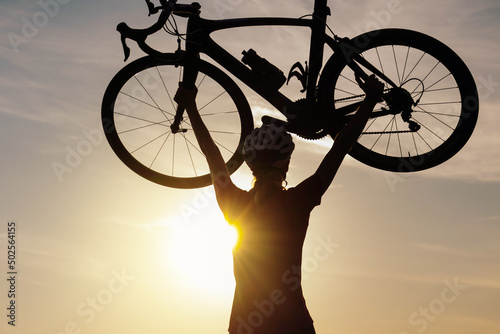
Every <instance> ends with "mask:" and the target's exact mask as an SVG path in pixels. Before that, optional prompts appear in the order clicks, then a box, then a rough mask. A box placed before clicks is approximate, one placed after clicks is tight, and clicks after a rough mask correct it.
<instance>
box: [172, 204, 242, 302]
mask: <svg viewBox="0 0 500 334" xmlns="http://www.w3.org/2000/svg"><path fill="white" fill-rule="evenodd" d="M209 211H210V210H209ZM170 234H171V235H170V236H169V238H168V239H169V241H168V242H167V244H166V249H165V252H166V257H167V261H168V263H169V264H170V265H171V266H173V267H172V268H171V269H172V271H173V272H174V273H175V275H176V276H177V278H178V279H180V280H181V281H182V283H183V284H187V285H189V287H190V289H196V290H198V293H204V294H213V295H220V294H232V293H233V292H234V285H235V283H234V276H233V262H232V249H233V247H234V246H235V245H236V243H237V239H238V234H237V232H236V229H234V228H233V227H231V226H230V225H229V224H228V223H227V222H226V221H225V220H224V218H223V216H222V214H220V212H217V213H215V212H210V213H208V214H207V213H204V214H203V215H200V217H198V218H197V221H196V222H190V223H186V224H179V225H178V226H176V227H175V229H173V230H171V231H170Z"/></svg>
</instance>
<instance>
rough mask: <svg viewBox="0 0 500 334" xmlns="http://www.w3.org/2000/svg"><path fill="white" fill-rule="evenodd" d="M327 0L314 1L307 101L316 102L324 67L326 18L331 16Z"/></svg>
mask: <svg viewBox="0 0 500 334" xmlns="http://www.w3.org/2000/svg"><path fill="white" fill-rule="evenodd" d="M326 2H327V0H315V1H314V15H313V19H312V26H311V30H312V31H311V47H310V51H309V76H308V83H307V95H306V98H307V101H314V98H315V91H316V82H317V80H318V76H319V72H320V71H321V68H322V67H323V51H324V46H325V29H326V18H327V16H328V15H330V8H328V6H327V5H326Z"/></svg>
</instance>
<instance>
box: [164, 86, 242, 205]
mask: <svg viewBox="0 0 500 334" xmlns="http://www.w3.org/2000/svg"><path fill="white" fill-rule="evenodd" d="M197 92H198V91H197V89H196V88H192V89H186V88H184V86H183V85H182V83H179V89H178V90H177V93H176V94H175V97H174V100H175V101H176V102H177V103H178V104H179V105H181V106H183V107H184V108H185V109H186V112H187V114H188V116H189V120H190V122H191V126H192V127H193V131H194V134H195V136H196V140H197V141H198V144H199V146H200V148H201V151H202V152H203V154H204V155H205V157H206V159H207V162H208V167H209V169H210V175H211V177H212V183H213V185H214V188H215V194H216V196H217V201H218V203H219V206H220V207H221V209H223V206H224V203H225V199H226V194H227V193H228V192H227V191H226V190H228V189H230V188H231V187H235V185H234V184H233V182H232V181H231V178H230V175H229V172H228V170H227V167H226V163H225V162H224V158H223V157H222V154H221V153H220V151H219V148H218V147H217V145H216V144H215V142H214V141H213V139H212V136H210V133H209V132H208V129H207V127H206V125H205V123H203V120H202V119H201V116H200V113H199V111H198V107H197V106H196V100H195V99H196V94H197Z"/></svg>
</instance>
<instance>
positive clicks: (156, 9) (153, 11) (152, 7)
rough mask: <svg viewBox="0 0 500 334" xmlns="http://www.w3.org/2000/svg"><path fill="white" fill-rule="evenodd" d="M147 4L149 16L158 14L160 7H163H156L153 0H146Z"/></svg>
mask: <svg viewBox="0 0 500 334" xmlns="http://www.w3.org/2000/svg"><path fill="white" fill-rule="evenodd" d="M146 4H147V5H148V9H149V14H148V16H151V15H153V14H156V13H158V12H159V11H160V9H162V7H155V5H154V4H153V3H152V2H151V0H146Z"/></svg>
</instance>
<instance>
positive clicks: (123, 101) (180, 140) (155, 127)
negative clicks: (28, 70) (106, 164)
mask: <svg viewBox="0 0 500 334" xmlns="http://www.w3.org/2000/svg"><path fill="white" fill-rule="evenodd" d="M184 65H187V66H190V68H194V69H195V70H196V71H197V72H198V76H197V81H196V83H195V84H196V86H197V87H198V94H197V97H196V103H197V106H198V109H199V110H200V115H201V116H202V118H203V119H204V122H205V125H206V126H207V128H208V129H209V131H210V133H211V135H212V138H213V139H214V141H215V142H216V143H217V145H218V147H219V149H220V151H221V154H222V155H223V157H224V160H225V161H226V165H227V167H228V170H229V172H230V173H233V172H234V171H235V170H236V169H237V168H238V167H239V166H240V165H241V164H242V163H243V157H242V154H241V147H242V145H243V142H244V139H245V137H246V136H247V135H248V134H249V133H250V132H251V131H252V129H253V118H252V114H251V111H250V106H249V104H248V102H247V100H246V98H245V96H244V95H243V93H242V91H241V90H240V88H239V87H238V86H237V85H236V83H234V81H233V80H232V79H231V78H230V77H229V76H228V75H226V74H225V73H224V72H222V71H221V70H220V69H218V68H217V67H215V66H214V65H212V64H210V63H207V62H205V61H203V60H200V59H198V60H195V61H193V60H190V61H187V60H185V59H184V58H183V57H180V58H179V57H178V56H176V55H174V54H170V55H166V56H164V59H157V58H153V57H150V56H146V57H143V58H140V59H137V60H135V61H133V62H132V63H130V64H128V65H127V66H125V67H124V68H123V69H121V70H120V71H119V72H118V73H117V74H116V75H115V77H114V78H113V79H112V80H111V82H110V83H109V85H108V87H107V89H106V92H105V94H104V97H103V102H102V111H101V120H102V125H103V127H104V132H105V135H106V138H107V140H108V142H109V144H110V146H111V148H112V149H113V151H114V152H115V154H116V155H117V156H118V157H119V158H120V160H121V161H122V162H123V163H124V164H125V165H126V166H127V167H129V168H130V169H131V170H133V171H134V172H135V173H137V174H139V175H140V176H142V177H144V178H146V179H148V180H150V181H152V182H155V183H157V184H160V185H163V186H168V187H173V188H181V189H190V188H199V187H204V186H208V185H210V184H212V181H211V177H210V172H209V169H208V164H207V162H206V158H205V157H204V155H203V153H202V151H201V149H200V148H199V145H198V142H197V140H196V138H195V135H194V133H193V131H192V129H191V127H190V123H189V119H188V118H187V115H184V119H183V121H182V122H181V125H180V127H181V130H182V131H186V132H182V131H181V132H179V133H175V134H174V133H172V130H171V128H170V125H171V124H172V121H173V118H174V116H175V110H176V107H177V104H176V103H175V102H174V101H173V97H174V95H175V92H176V91H177V88H178V83H179V81H181V79H182V70H183V68H184Z"/></svg>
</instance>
